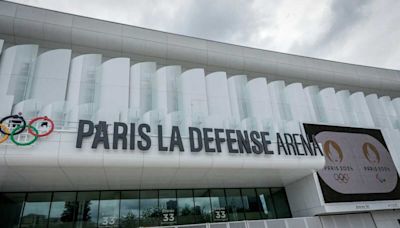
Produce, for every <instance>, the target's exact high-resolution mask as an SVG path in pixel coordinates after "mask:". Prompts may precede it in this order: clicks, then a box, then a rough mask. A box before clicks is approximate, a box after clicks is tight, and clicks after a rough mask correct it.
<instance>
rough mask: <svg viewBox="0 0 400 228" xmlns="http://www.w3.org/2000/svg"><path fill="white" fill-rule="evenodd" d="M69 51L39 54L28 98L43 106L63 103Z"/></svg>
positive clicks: (69, 59) (69, 56)
mask: <svg viewBox="0 0 400 228" xmlns="http://www.w3.org/2000/svg"><path fill="white" fill-rule="evenodd" d="M70 61H71V50H67V49H57V50H52V51H47V52H45V53H43V54H41V55H40V56H39V57H38V59H37V61H36V66H35V73H34V79H33V81H32V86H31V88H30V90H29V92H28V93H29V98H31V99H37V100H39V101H40V102H42V103H43V104H44V105H47V104H50V103H52V102H55V101H64V100H65V94H66V89H67V83H68V73H69V65H70Z"/></svg>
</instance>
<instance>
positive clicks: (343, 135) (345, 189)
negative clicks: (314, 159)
mask: <svg viewBox="0 0 400 228" xmlns="http://www.w3.org/2000/svg"><path fill="white" fill-rule="evenodd" d="M304 130H305V132H306V134H307V137H308V138H309V139H310V140H316V141H317V143H320V145H322V148H323V153H324V155H325V158H326V163H325V167H324V168H323V169H322V170H320V171H318V173H317V175H318V180H319V183H320V186H321V190H322V194H323V197H324V200H325V203H336V202H352V201H373V200H398V199H400V184H399V175H398V173H397V170H396V167H395V165H394V162H393V160H392V157H391V155H390V153H389V150H388V148H387V146H386V143H385V140H384V138H383V136H382V133H381V131H380V130H378V129H365V128H351V127H339V126H328V125H317V124H304Z"/></svg>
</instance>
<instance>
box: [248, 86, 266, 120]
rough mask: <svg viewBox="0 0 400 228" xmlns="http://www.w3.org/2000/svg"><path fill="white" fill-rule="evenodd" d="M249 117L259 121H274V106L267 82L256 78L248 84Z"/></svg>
mask: <svg viewBox="0 0 400 228" xmlns="http://www.w3.org/2000/svg"><path fill="white" fill-rule="evenodd" d="M245 88H246V97H247V99H248V106H247V110H248V115H249V117H255V118H258V119H266V120H270V121H271V120H272V117H273V116H272V104H271V100H270V97H269V93H268V87H267V80H266V79H265V78H255V79H252V80H250V81H248V82H247V84H246V87H245Z"/></svg>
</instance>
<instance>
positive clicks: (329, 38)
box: [290, 0, 372, 56]
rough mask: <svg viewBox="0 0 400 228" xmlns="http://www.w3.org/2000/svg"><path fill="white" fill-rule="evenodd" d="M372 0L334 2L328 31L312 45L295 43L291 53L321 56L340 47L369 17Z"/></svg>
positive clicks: (331, 7)
mask: <svg viewBox="0 0 400 228" xmlns="http://www.w3.org/2000/svg"><path fill="white" fill-rule="evenodd" d="M371 2H372V0H351V1H349V0H334V1H332V5H331V6H330V9H331V12H332V15H331V24H328V25H326V26H328V27H329V28H328V30H327V31H326V32H325V33H324V34H323V35H322V36H321V37H319V38H318V39H317V40H316V42H314V43H312V44H308V45H306V44H304V43H298V42H295V43H294V44H293V46H292V47H291V49H290V51H291V52H295V53H303V54H306V55H313V56H315V55H316V56H319V55H323V54H324V52H326V51H327V50H330V49H331V48H333V46H336V45H338V42H340V41H341V40H342V39H343V38H344V37H345V36H346V35H347V33H350V32H351V30H352V28H353V27H354V26H355V25H356V24H357V23H359V22H360V21H362V20H363V18H365V17H368V5H369V4H370V3H371Z"/></svg>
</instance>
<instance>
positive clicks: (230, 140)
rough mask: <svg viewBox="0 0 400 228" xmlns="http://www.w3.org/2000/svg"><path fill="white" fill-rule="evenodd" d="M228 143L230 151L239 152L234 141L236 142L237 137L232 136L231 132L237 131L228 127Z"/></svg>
mask: <svg viewBox="0 0 400 228" xmlns="http://www.w3.org/2000/svg"><path fill="white" fill-rule="evenodd" d="M225 132H226V143H227V144H228V151H229V153H238V152H239V151H238V150H237V149H233V146H232V143H235V142H236V139H235V138H232V137H231V134H233V133H235V130H230V129H227V130H226V131H225Z"/></svg>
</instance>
